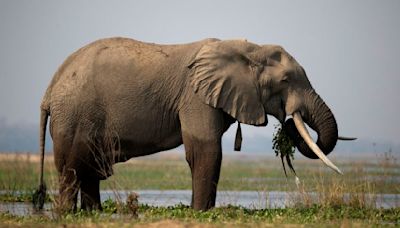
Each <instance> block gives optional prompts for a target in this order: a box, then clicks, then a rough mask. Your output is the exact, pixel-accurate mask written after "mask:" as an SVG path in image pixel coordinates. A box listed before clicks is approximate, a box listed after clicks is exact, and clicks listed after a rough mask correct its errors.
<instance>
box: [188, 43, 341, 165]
mask: <svg viewBox="0 0 400 228" xmlns="http://www.w3.org/2000/svg"><path fill="white" fill-rule="evenodd" d="M190 68H192V70H193V73H192V75H191V81H190V83H191V85H192V86H193V87H194V90H195V92H196V93H197V94H198V96H199V97H200V98H201V99H202V100H203V101H204V102H205V103H207V104H209V105H211V106H213V107H215V108H221V109H223V110H224V111H225V112H227V113H228V114H230V115H231V116H232V117H234V118H236V119H237V120H238V121H239V122H242V123H246V124H251V125H266V124H267V122H268V120H267V114H270V115H273V116H274V117H276V118H277V119H278V120H279V121H280V122H281V123H284V121H285V119H286V116H289V115H291V116H293V119H289V120H288V121H287V122H286V124H285V129H286V131H287V132H288V133H289V135H290V136H291V137H292V139H293V140H294V142H295V144H296V146H297V148H298V149H299V151H300V152H301V153H302V154H303V155H305V156H306V157H309V158H318V157H319V158H320V159H322V160H323V161H324V162H325V164H327V165H328V166H330V167H331V168H333V169H335V170H336V171H338V172H340V171H339V170H338V169H337V167H336V166H335V165H333V164H332V163H331V162H330V161H329V160H328V158H327V157H326V156H325V155H326V154H328V153H330V152H331V151H332V150H333V148H334V147H335V145H336V142H337V140H338V128H337V124H336V121H335V118H334V116H333V114H332V112H331V110H330V109H329V107H328V106H327V105H326V104H325V102H324V101H323V100H322V99H321V97H320V96H319V95H318V94H317V93H316V92H315V90H314V89H313V87H312V86H311V83H310V82H309V80H308V78H307V76H306V73H305V71H304V69H303V68H302V67H301V66H300V64H299V63H298V62H297V61H296V60H295V59H294V58H293V57H292V56H291V55H290V54H288V53H287V52H286V51H285V50H284V49H283V48H281V47H279V46H274V45H264V46H259V45H256V44H253V43H249V42H247V41H243V40H231V41H216V42H212V43H208V44H206V45H205V46H203V47H202V49H201V50H200V51H199V52H198V53H197V55H196V57H195V59H194V61H193V62H192V64H191V65H190ZM303 121H304V122H305V123H307V124H308V126H310V127H311V128H312V129H313V130H315V131H316V132H317V134H318V141H317V144H315V143H314V142H313V141H312V138H311V136H310V135H309V133H308V131H307V129H306V127H305V125H304V122H303Z"/></svg>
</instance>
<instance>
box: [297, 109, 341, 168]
mask: <svg viewBox="0 0 400 228" xmlns="http://www.w3.org/2000/svg"><path fill="white" fill-rule="evenodd" d="M293 120H294V124H295V125H296V128H297V130H298V131H299V133H300V135H301V137H302V138H303V139H304V141H305V142H306V143H307V145H308V146H309V147H310V148H311V150H312V151H313V152H314V153H315V154H316V155H317V156H318V157H319V158H320V159H321V160H322V161H323V162H324V163H325V165H327V166H328V167H330V168H331V169H333V170H335V171H336V172H338V173H340V174H342V175H343V173H342V171H340V169H339V168H338V167H336V166H335V165H334V164H333V163H332V162H331V161H330V160H329V159H328V157H326V156H325V154H324V153H323V152H322V151H321V149H320V148H319V147H318V145H317V144H315V142H314V141H313V139H312V138H311V136H310V133H308V130H307V128H306V126H305V125H304V122H303V119H302V118H301V115H300V113H298V112H295V113H294V114H293Z"/></svg>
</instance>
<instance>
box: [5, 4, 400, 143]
mask: <svg viewBox="0 0 400 228" xmlns="http://www.w3.org/2000/svg"><path fill="white" fill-rule="evenodd" d="M112 36H124V37H131V38H135V39H138V40H142V41H147V42H156V43H164V44H167V43H185V42H192V41H196V40H200V39H203V38H207V37H215V38H220V39H231V38H247V39H248V40H249V41H251V42H255V43H258V44H280V45H282V46H283V47H284V48H285V49H286V50H287V51H288V52H289V53H291V54H292V55H293V56H294V57H295V58H296V59H297V61H298V62H299V63H300V64H302V65H303V66H304V68H305V69H306V71H307V74H308V77H309V79H310V81H311V83H312V84H313V86H314V88H315V89H316V90H317V92H318V93H319V94H320V95H321V97H323V99H324V100H325V101H326V103H327V104H328V105H329V106H330V108H331V109H332V110H333V112H334V114H335V117H336V119H337V121H338V124H339V131H340V132H339V133H340V134H343V135H348V136H356V137H359V138H362V139H370V140H376V141H380V140H384V141H390V142H397V140H398V137H399V135H400V134H399V133H398V130H400V121H398V119H397V118H398V117H399V115H400V107H399V104H400V102H399V97H400V93H399V90H398V89H399V88H398V87H399V86H400V75H399V70H400V58H399V54H400V1H397V0H393V1H378V0H374V1H365V0H362V1H347V0H346V1H319V0H315V1H265V0H262V1H251V0H246V1H232V0H230V1H215V0H202V1H149V0H146V1H144V0H143V1H140V2H139V1H107V0H104V1H55V0H45V1H33V0H26V1H19V0H1V1H0V119H1V118H4V119H6V120H7V122H9V123H11V124H13V123H29V124H32V123H38V122H39V104H40V100H41V98H42V96H43V94H44V91H45V89H46V87H47V85H48V84H49V82H50V79H51V78H52V75H53V73H54V72H55V71H56V69H57V67H58V66H59V65H60V64H61V63H62V62H63V60H64V59H65V58H66V57H67V56H68V55H69V54H71V53H72V52H73V51H75V50H76V49H78V48H80V47H82V46H83V45H85V44H87V43H90V42H92V41H94V40H96V39H99V38H104V37H112ZM269 119H270V120H272V119H273V118H272V117H271V118H269ZM272 131H273V122H272V121H270V125H269V126H268V127H267V129H265V128H256V127H251V126H249V127H245V128H244V129H243V134H244V137H246V136H249V135H254V134H261V135H268V136H271V135H272V133H271V132H272ZM233 134H234V129H233V128H231V130H230V131H229V132H228V135H233Z"/></svg>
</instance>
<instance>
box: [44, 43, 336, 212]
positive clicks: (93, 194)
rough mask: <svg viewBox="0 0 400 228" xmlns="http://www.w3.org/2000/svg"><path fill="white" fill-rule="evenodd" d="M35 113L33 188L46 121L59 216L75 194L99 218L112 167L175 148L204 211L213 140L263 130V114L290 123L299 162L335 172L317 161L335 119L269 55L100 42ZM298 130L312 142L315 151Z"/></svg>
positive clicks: (78, 57) (255, 50) (216, 143)
mask: <svg viewBox="0 0 400 228" xmlns="http://www.w3.org/2000/svg"><path fill="white" fill-rule="evenodd" d="M40 108H41V115H40V116H41V117H40V118H41V119H40V151H41V159H42V160H41V176H40V183H41V186H42V185H43V157H44V142H45V131H46V125H47V121H48V117H49V116H50V117H51V118H50V127H49V128H50V133H51V137H52V139H53V143H54V144H53V146H54V159H55V165H56V167H57V171H58V174H59V184H60V199H62V202H63V206H64V207H65V208H67V209H74V208H76V202H77V194H78V190H79V189H80V191H81V207H82V208H86V209H101V205H100V194H99V182H100V180H103V179H106V178H107V177H109V176H110V175H112V165H113V164H114V163H117V162H123V161H126V160H128V159H130V158H132V157H138V156H144V155H149V154H153V153H157V152H160V151H164V150H167V149H171V148H175V147H177V146H179V145H181V144H182V143H183V144H184V148H185V151H186V160H187V162H188V164H189V167H190V170H191V174H192V207H193V208H194V209H196V210H207V209H209V208H211V207H213V206H214V205H215V198H216V192H217V184H218V180H219V174H220V167H221V160H222V151H221V137H222V135H223V134H224V132H225V131H226V130H227V129H228V128H229V126H230V125H231V124H232V123H234V122H235V121H238V122H240V123H244V124H250V125H255V126H265V125H267V123H268V120H267V114H269V115H272V116H274V117H275V118H277V119H278V120H279V121H280V122H281V123H284V122H285V119H286V117H287V116H288V115H292V116H293V120H294V123H293V124H291V125H290V124H288V125H287V126H288V131H290V132H292V133H293V134H292V135H293V137H297V138H296V139H297V140H296V142H297V144H298V145H300V144H301V145H302V147H301V148H302V150H301V152H304V151H307V153H308V154H307V153H306V154H305V155H306V156H307V157H311V158H315V157H319V158H321V159H322V160H323V161H324V162H325V163H326V164H327V165H329V166H330V167H331V168H333V169H335V170H337V171H339V170H338V169H337V168H336V166H334V165H333V164H332V163H331V162H330V161H329V160H328V158H327V157H326V156H325V154H328V153H329V152H331V151H332V150H333V148H334V147H335V144H336V141H337V140H338V129H337V124H336V121H335V118H334V116H333V114H332V112H331V111H330V109H329V108H328V106H327V105H326V104H325V103H324V101H323V100H322V99H321V98H320V97H319V95H318V94H317V93H316V92H315V90H314V89H313V87H312V86H311V84H310V82H309V80H308V78H307V76H306V73H305V71H304V69H303V68H302V67H301V66H300V65H299V63H298V62H297V61H296V60H295V59H294V58H293V57H292V56H291V55H290V54H289V53H287V52H286V51H285V50H284V49H283V48H282V47H280V46H276V45H257V44H254V43H251V42H247V41H246V40H218V39H206V40H202V41H198V42H194V43H189V44H183V45H158V44H150V43H144V42H139V41H136V40H132V39H127V38H108V39H101V40H98V41H95V42H93V43H91V44H89V45H87V46H85V47H83V48H81V49H79V50H78V51H76V52H75V53H73V54H72V55H71V56H69V57H68V58H67V59H66V60H65V62H64V63H63V64H62V65H61V66H60V67H59V69H58V70H57V72H56V73H55V75H54V77H53V79H52V81H51V83H50V85H49V87H48V88H47V90H46V93H45V95H44V97H43V100H42V103H41V107H40ZM303 120H304V121H305V122H306V123H307V124H308V125H309V126H310V127H311V128H313V129H314V130H316V132H317V133H318V136H319V139H320V140H319V141H318V143H317V144H315V143H314V142H313V141H312V140H311V137H310V135H309V134H308V132H307V130H306V128H305V127H304V122H303ZM299 135H300V136H301V138H299ZM304 143H306V144H304ZM304 145H306V146H304ZM310 148H311V150H310ZM320 148H321V149H320ZM310 151H311V152H310ZM322 151H323V152H322Z"/></svg>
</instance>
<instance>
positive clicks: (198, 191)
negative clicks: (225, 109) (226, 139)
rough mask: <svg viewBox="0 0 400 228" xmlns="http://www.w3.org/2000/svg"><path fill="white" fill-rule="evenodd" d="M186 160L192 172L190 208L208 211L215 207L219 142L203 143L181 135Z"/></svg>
mask: <svg viewBox="0 0 400 228" xmlns="http://www.w3.org/2000/svg"><path fill="white" fill-rule="evenodd" d="M183 140H184V143H185V150H186V160H187V162H188V164H189V166H190V169H191V172H192V191H193V192H192V207H193V208H194V209H195V210H208V209H210V208H212V207H214V206H215V199H216V195H217V185H218V180H219V174H220V167H221V160H222V152H221V144H220V142H219V140H214V141H203V140H199V139H196V138H195V137H191V136H188V135H185V134H184V135H183Z"/></svg>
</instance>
